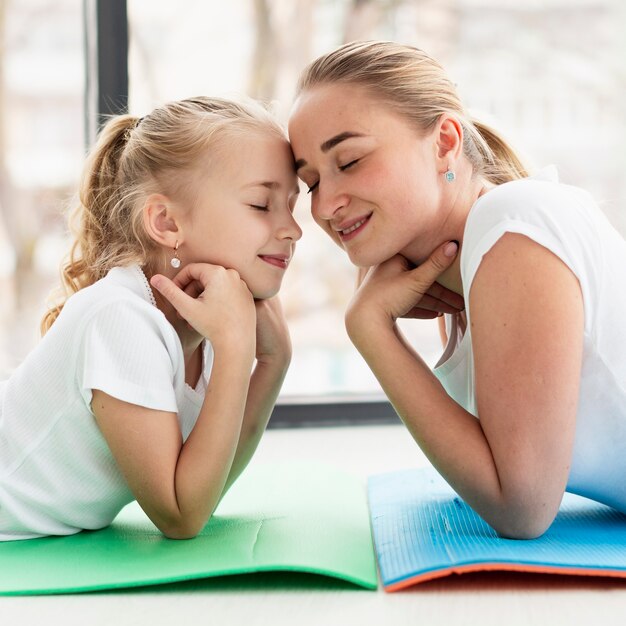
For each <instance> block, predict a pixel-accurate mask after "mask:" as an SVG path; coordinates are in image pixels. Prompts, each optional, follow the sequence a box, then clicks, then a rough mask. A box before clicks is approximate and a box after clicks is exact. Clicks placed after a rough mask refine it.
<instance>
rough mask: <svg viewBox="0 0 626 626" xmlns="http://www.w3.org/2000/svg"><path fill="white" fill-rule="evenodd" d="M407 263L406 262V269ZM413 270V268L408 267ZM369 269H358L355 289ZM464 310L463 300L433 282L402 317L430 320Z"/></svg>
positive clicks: (456, 294) (461, 297)
mask: <svg viewBox="0 0 626 626" xmlns="http://www.w3.org/2000/svg"><path fill="white" fill-rule="evenodd" d="M408 267H409V262H408V261H407V268H408ZM410 267H412V268H414V267H415V266H410ZM371 269H373V268H371V267H359V268H358V276H357V283H356V288H357V289H358V288H359V287H360V286H361V284H362V283H363V281H364V280H365V277H366V276H367V274H368V272H369V271H370V270H371ZM464 310H465V299H464V298H463V296H460V295H459V294H458V293H456V292H455V291H452V290H451V289H448V288H447V287H444V286H443V285H440V284H439V283H437V282H434V283H433V284H432V285H431V286H430V287H429V288H428V289H427V291H426V293H425V294H424V296H423V297H422V299H421V300H420V301H419V303H418V304H417V306H414V307H413V308H412V309H411V310H410V311H409V312H408V313H406V314H405V315H403V316H402V317H403V318H407V319H420V320H430V319H434V318H436V317H441V315H443V314H444V313H449V314H450V315H454V314H456V313H460V312H461V311H464Z"/></svg>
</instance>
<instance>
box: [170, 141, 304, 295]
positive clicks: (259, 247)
mask: <svg viewBox="0 0 626 626" xmlns="http://www.w3.org/2000/svg"><path fill="white" fill-rule="evenodd" d="M207 171H208V172H209V174H208V175H204V176H202V177H201V178H199V179H198V180H199V183H198V184H197V187H196V189H195V190H194V191H195V199H196V201H195V204H194V207H193V209H192V210H191V211H189V212H188V214H187V215H185V216H184V217H183V218H182V224H181V225H182V227H183V234H184V240H183V242H182V244H181V246H180V248H179V253H180V257H181V260H182V261H183V263H194V262H204V263H211V264H214V265H221V266H223V267H226V268H228V269H234V270H237V272H239V274H240V276H241V278H242V279H243V280H244V281H245V283H246V284H247V285H248V288H249V289H250V291H251V292H252V294H253V296H254V297H255V298H260V299H264V298H270V297H272V296H273V295H275V294H276V293H277V292H278V290H279V289H280V285H281V282H282V280H283V276H284V273H285V270H286V269H287V267H288V265H289V261H290V260H291V257H292V255H293V253H294V249H295V244H296V241H297V240H298V239H300V237H301V236H302V231H301V230H300V227H299V226H298V224H297V223H296V221H295V220H294V217H293V214H292V212H293V209H294V205H295V202H296V199H297V196H298V181H297V178H296V175H295V172H294V163H293V155H292V153H291V149H290V147H289V144H288V143H287V141H286V140H285V139H283V138H281V137H279V136H277V135H275V134H273V133H271V132H267V133H263V132H258V131H257V132H249V133H246V134H242V135H235V136H233V137H228V138H226V139H224V140H223V141H221V142H220V143H219V145H218V146H216V147H215V148H214V149H213V154H212V155H211V156H210V157H209V163H208V168H207Z"/></svg>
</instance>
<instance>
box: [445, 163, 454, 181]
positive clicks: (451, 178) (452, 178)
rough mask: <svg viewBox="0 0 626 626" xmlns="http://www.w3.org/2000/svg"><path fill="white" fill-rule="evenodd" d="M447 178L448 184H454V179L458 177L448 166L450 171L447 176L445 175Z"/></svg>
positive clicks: (446, 173) (447, 171)
mask: <svg viewBox="0 0 626 626" xmlns="http://www.w3.org/2000/svg"><path fill="white" fill-rule="evenodd" d="M444 176H445V178H446V182H448V183H452V182H454V179H455V178H456V175H455V174H454V172H453V171H452V170H451V169H450V166H448V169H447V170H446V172H445V174H444Z"/></svg>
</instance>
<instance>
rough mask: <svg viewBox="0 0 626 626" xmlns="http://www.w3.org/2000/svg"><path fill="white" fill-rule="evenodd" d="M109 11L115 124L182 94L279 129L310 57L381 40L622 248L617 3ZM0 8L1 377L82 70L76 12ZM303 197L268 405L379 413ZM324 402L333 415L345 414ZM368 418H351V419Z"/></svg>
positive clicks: (65, 164)
mask: <svg viewBox="0 0 626 626" xmlns="http://www.w3.org/2000/svg"><path fill="white" fill-rule="evenodd" d="M87 4H89V3H87ZM100 4H101V6H102V7H106V6H107V5H108V4H112V3H107V2H104V1H102V0H100ZM114 4H117V5H122V6H123V5H124V2H116V3H114ZM126 4H127V13H128V24H129V30H128V32H129V39H128V106H129V109H130V111H131V112H132V113H136V114H139V115H142V114H144V113H146V112H148V111H149V110H150V109H152V108H153V107H154V106H156V105H158V104H160V103H162V102H164V101H167V100H170V99H176V98H183V97H187V96H192V95H196V94H213V95H225V96H233V95H234V96H236V95H238V94H242V93H247V94H249V95H251V96H253V97H257V98H260V99H262V100H265V101H270V102H273V107H274V109H275V111H276V113H277V114H278V115H279V117H281V119H282V120H283V121H285V120H286V119H287V117H288V113H289V108H290V105H291V102H292V99H293V89H294V86H295V83H296V80H297V76H298V74H299V72H300V70H301V69H302V68H303V67H304V65H305V64H306V63H307V62H308V61H309V60H311V59H312V58H314V57H315V56H317V55H318V54H321V53H323V52H325V51H328V50H330V49H332V48H334V47H336V46H337V45H339V44H341V43H342V42H343V41H349V40H353V39H376V38H379V39H394V40H396V41H399V42H403V43H408V44H412V45H416V46H418V47H421V48H424V49H425V50H427V51H428V52H430V53H431V54H432V55H433V56H435V57H436V58H438V59H439V60H440V61H441V62H442V63H443V64H444V66H446V67H447V69H448V71H449V74H450V75H451V77H452V78H453V80H455V82H456V83H457V84H458V88H459V90H460V93H461V95H462V97H463V98H464V100H465V103H466V105H467V106H468V108H469V109H470V110H471V111H472V112H475V113H476V114H477V115H480V116H481V117H485V116H486V117H487V120H488V121H491V122H492V123H493V124H494V125H495V126H497V127H498V128H500V129H502V130H503V131H504V132H505V134H508V135H509V137H510V138H511V139H512V140H513V143H515V144H516V145H517V146H518V147H520V148H521V149H522V151H523V152H526V153H527V154H529V155H531V156H532V158H533V161H534V162H535V163H536V164H537V165H544V164H549V163H556V164H557V165H558V167H559V170H560V175H561V178H562V180H564V181H565V182H569V183H572V184H576V185H579V186H581V187H585V188H587V189H588V190H589V191H591V192H592V193H593V194H594V195H595V197H596V198H597V199H598V200H599V202H600V205H601V206H602V207H603V209H604V210H605V211H606V213H607V215H608V216H609V218H610V219H611V220H612V221H613V223H614V224H615V225H616V226H617V227H618V229H620V230H621V232H622V233H623V234H626V212H624V211H623V210H620V208H621V207H623V206H624V203H625V202H626V181H625V180H624V177H623V176H622V173H621V171H622V169H623V167H624V156H623V149H622V146H623V144H624V141H625V140H626V120H625V118H624V116H623V115H622V107H623V103H622V95H623V93H624V87H625V85H624V81H625V78H624V76H625V74H624V63H623V60H622V58H623V55H621V54H620V52H623V50H622V48H623V44H622V30H623V29H622V28H621V27H622V26H623V25H624V24H625V23H626V22H625V19H626V18H625V14H624V8H623V6H622V3H621V2H620V1H619V0H579V1H578V2H576V3H571V2H567V1H566V0H547V1H546V2H542V3H536V2H531V3H526V4H524V3H522V4H520V3H519V2H513V1H512V0H451V1H450V2H436V1H434V0H398V1H395V2H387V1H384V0H339V1H335V0H298V1H295V2H282V1H280V0H254V1H250V0H232V1H231V2H227V3H224V2H222V3H215V2H203V1H201V0H196V1H195V2H194V1H192V0H190V1H189V2H186V3H183V4H180V3H173V2H169V1H167V0H151V1H150V2H143V1H141V0H128V2H127V3H126ZM3 6H5V9H4V11H5V13H6V15H5V33H4V36H5V41H6V45H5V52H4V58H3V67H4V79H3V87H4V89H3V94H2V98H1V101H2V108H3V113H4V114H3V119H4V127H3V133H2V134H0V153H1V154H2V161H0V163H2V169H0V176H2V181H3V184H2V194H3V197H2V207H3V209H2V213H1V214H0V215H1V217H0V239H2V241H3V242H5V244H6V242H9V243H8V245H2V246H0V281H1V282H2V288H3V289H4V291H3V293H9V294H12V295H11V297H9V298H5V299H3V301H2V302H0V315H1V316H2V320H3V323H2V329H3V330H2V331H0V372H4V373H7V372H8V371H10V370H11V369H12V368H14V367H15V366H16V365H17V363H18V362H19V360H20V359H21V358H23V356H24V355H25V354H26V352H27V351H28V350H29V349H30V348H31V347H32V345H34V343H35V341H36V337H37V333H36V326H37V321H38V318H39V316H40V313H41V311H42V310H43V307H42V304H41V303H42V300H43V297H44V294H45V292H47V291H48V290H49V289H50V287H51V286H52V285H53V284H54V283H56V277H57V272H56V267H57V265H58V258H60V254H61V252H62V251H64V249H65V242H64V241H63V236H62V235H63V222H62V220H61V219H60V218H59V213H58V212H59V209H60V207H61V206H62V205H63V204H64V202H65V200H66V198H67V197H68V195H69V194H70V193H71V192H72V191H73V189H74V188H75V182H76V178H77V175H78V173H79V171H80V167H81V165H82V154H83V145H84V143H83V142H84V136H83V130H82V129H83V126H82V118H83V113H84V107H83V104H82V97H83V90H84V81H83V72H84V64H83V50H82V44H83V22H82V16H81V10H82V3H81V2H79V0H62V1H61V0H55V1H52V0H50V1H48V2H46V1H44V0H20V2H19V3H17V2H14V3H5V4H4V5H3ZM112 32H113V35H112V36H113V37H115V36H119V37H123V38H124V45H123V46H120V42H119V41H116V40H115V39H111V41H107V42H105V43H106V44H107V45H108V46H109V50H110V51H111V52H113V53H115V52H119V51H120V50H123V51H125V50H126V47H125V46H126V40H125V37H126V32H125V30H124V29H122V30H119V29H118V30H117V31H116V30H115V29H113V31H112ZM116 33H119V34H118V35H116ZM121 33H123V34H121ZM115 63H121V64H123V63H124V60H121V61H120V60H118V61H114V62H113V64H114V65H115ZM105 69H106V68H105ZM118 69H119V68H118ZM123 70H124V71H126V67H124V68H123ZM125 95H126V94H124V96H125ZM113 104H115V103H113ZM302 195H303V196H304V197H303V198H302V199H301V201H300V204H299V206H298V208H297V210H296V216H297V218H298V219H299V221H300V222H301V224H302V226H303V230H304V236H303V238H302V240H301V242H300V243H299V245H298V252H297V254H296V257H295V260H294V263H293V264H292V267H291V268H290V271H289V272H288V274H287V278H286V281H285V284H284V289H283V292H282V298H283V302H284V305H285V309H286V312H287V315H288V317H289V324H290V328H291V332H292V339H293V343H294V359H293V363H292V367H291V369H290V372H289V374H288V377H287V380H286V382H285V385H284V388H283V399H284V401H289V402H295V398H296V397H298V396H299V397H304V400H300V401H299V406H300V407H305V408H306V407H308V406H309V405H310V404H311V403H312V402H313V399H315V401H317V400H320V399H322V400H327V401H336V402H344V401H346V400H348V401H354V400H356V399H358V398H361V399H368V400H373V401H374V403H372V404H370V405H368V406H370V408H371V407H373V409H372V415H374V414H377V413H380V412H385V411H386V412H387V414H391V412H390V409H389V407H388V405H386V403H384V402H383V401H382V400H383V397H382V392H381V390H380V388H379V387H378V385H377V383H376V381H375V379H374V377H373V376H372V374H371V373H370V371H369V369H368V368H367V366H366V365H365V364H364V362H363V361H362V359H361V358H360V356H359V355H358V354H357V353H356V351H355V350H354V349H353V348H352V347H351V345H350V343H349V341H348V339H347V337H346V334H345V331H344V326H343V310H344V309H345V306H346V304H347V302H348V301H349V298H350V294H351V292H352V290H353V286H354V282H355V271H354V269H353V268H352V267H351V266H350V264H349V262H348V260H347V258H346V257H345V256H344V255H343V254H342V252H341V251H340V250H339V249H338V248H337V247H336V246H335V245H334V244H333V243H332V242H331V241H330V240H328V239H327V238H326V237H325V236H324V235H323V233H322V232H321V231H320V229H318V228H317V227H316V226H315V224H313V222H312V220H311V218H310V215H309V211H308V207H307V197H306V194H302ZM403 328H404V329H405V331H406V333H407V334H408V335H409V338H410V340H411V341H412V342H413V343H414V345H416V347H417V348H418V350H419V351H420V353H421V354H422V355H423V356H424V357H425V359H426V360H427V362H429V363H430V364H434V363H435V362H436V360H437V359H438V357H439V356H440V352H441V348H440V345H439V339H438V335H437V331H436V325H435V323H434V322H407V323H404V324H403ZM341 406H342V407H343V408H340V409H339V411H340V412H341V411H343V412H344V413H345V414H348V413H350V411H352V409H351V408H350V406H352V405H349V404H344V405H341ZM367 410H368V409H366V408H364V407H361V408H360V409H359V408H356V409H354V415H355V416H356V415H357V414H358V413H359V411H361V412H362V413H363V412H367Z"/></svg>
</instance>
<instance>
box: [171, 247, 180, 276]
mask: <svg viewBox="0 0 626 626" xmlns="http://www.w3.org/2000/svg"><path fill="white" fill-rule="evenodd" d="M170 265H171V266H172V267H173V268H174V269H176V270H177V269H178V268H179V267H180V258H179V256H178V241H176V245H175V246H174V256H173V257H172V260H171V261H170Z"/></svg>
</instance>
